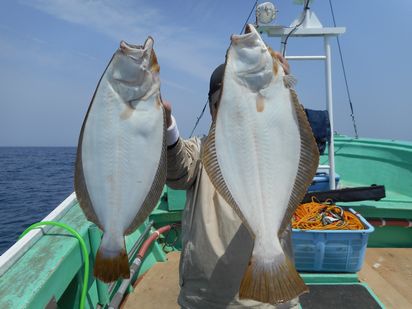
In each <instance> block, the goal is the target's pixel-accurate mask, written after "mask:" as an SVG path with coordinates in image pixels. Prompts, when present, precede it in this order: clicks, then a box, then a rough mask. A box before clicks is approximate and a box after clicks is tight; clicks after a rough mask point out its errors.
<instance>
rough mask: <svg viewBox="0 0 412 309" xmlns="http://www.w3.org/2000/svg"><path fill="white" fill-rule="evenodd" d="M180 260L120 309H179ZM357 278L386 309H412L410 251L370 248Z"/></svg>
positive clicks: (157, 271) (155, 273)
mask: <svg viewBox="0 0 412 309" xmlns="http://www.w3.org/2000/svg"><path fill="white" fill-rule="evenodd" d="M179 258H180V253H179V252H172V253H169V254H168V262H166V263H157V264H156V265H154V266H153V267H152V268H151V269H150V270H149V271H148V272H147V273H146V274H145V275H144V277H143V280H141V281H140V282H139V283H138V284H137V285H136V287H135V290H134V292H133V293H131V294H129V295H128V297H127V299H126V300H125V302H124V303H123V305H122V308H130V309H132V308H144V309H152V308H153V309H155V308H156V309H157V308H165V309H169V308H170V309H175V308H180V307H179V305H178V304H177V301H176V300H177V296H178V294H179V284H178V281H179V278H178V268H179ZM358 275H359V279H360V280H361V281H362V282H365V283H367V284H368V286H369V287H370V288H371V289H372V290H373V291H374V293H375V294H376V295H377V296H378V298H379V300H380V301H381V302H382V303H383V304H384V305H385V306H386V307H387V308H388V309H389V308H394V309H409V308H412V249H401V248H369V249H367V250H366V257H365V262H364V264H363V268H362V270H361V271H360V272H359V274H358ZM159 283H161V284H159Z"/></svg>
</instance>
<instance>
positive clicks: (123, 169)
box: [75, 37, 166, 282]
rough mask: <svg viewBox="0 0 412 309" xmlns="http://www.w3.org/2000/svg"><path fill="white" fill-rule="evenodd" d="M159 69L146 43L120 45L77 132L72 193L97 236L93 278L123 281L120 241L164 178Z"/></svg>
mask: <svg viewBox="0 0 412 309" xmlns="http://www.w3.org/2000/svg"><path fill="white" fill-rule="evenodd" d="M158 73H159V65H158V63H157V59H156V56H155V53H154V50H153V39H152V38H151V37H149V38H148V39H147V40H146V42H145V44H144V46H136V45H130V44H127V43H126V42H124V41H122V42H121V43H120V48H119V49H118V50H117V51H116V52H115V54H114V55H113V57H112V59H111V61H110V63H109V65H108V66H107V68H106V70H105V72H104V73H103V76H102V77H101V79H100V81H99V83H98V85H97V88H96V91H95V93H94V96H93V99H92V102H91V104H90V106H89V109H88V111H87V114H86V117H85V120H84V122H83V126H82V129H81V132H80V137H79V143H78V148H77V159H76V167H75V191H76V195H77V199H78V200H79V203H80V206H81V207H82V209H83V211H84V212H85V214H86V217H87V218H88V219H89V220H90V221H92V222H94V223H95V224H96V225H98V226H99V227H100V228H101V229H102V230H103V232H104V235H103V239H102V242H101V245H100V248H99V250H98V253H97V256H96V262H95V266H94V275H95V276H96V277H97V278H99V279H101V280H102V281H105V282H110V281H114V280H116V279H118V278H120V277H123V278H128V277H129V276H130V272H129V264H128V257H127V253H126V249H125V242H124V235H125V234H130V233H131V232H133V231H134V230H135V229H136V227H138V226H139V225H140V224H142V223H143V221H144V220H145V219H146V217H147V216H148V214H149V213H150V212H151V211H152V209H153V208H154V206H155V205H156V203H157V201H158V199H159V197H160V194H161V192H162V189H163V186H164V184H165V179H166V143H165V130H166V125H165V114H164V109H163V105H162V104H161V98H160V81H159V74H158Z"/></svg>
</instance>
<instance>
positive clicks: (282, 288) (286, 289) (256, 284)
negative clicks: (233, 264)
mask: <svg viewBox="0 0 412 309" xmlns="http://www.w3.org/2000/svg"><path fill="white" fill-rule="evenodd" d="M305 292H308V288H307V286H306V285H305V283H304V282H303V280H302V278H301V277H300V276H299V274H298V272H297V271H296V269H295V267H294V265H293V263H292V261H291V260H290V259H289V257H287V256H285V255H284V254H282V257H281V259H276V260H275V261H273V262H269V263H266V262H265V263H259V262H258V261H257V260H256V259H255V258H253V257H252V259H251V261H250V262H249V265H248V267H247V269H246V272H245V274H244V276H243V279H242V282H241V284H240V290H239V298H240V299H244V298H248V299H254V300H257V301H259V302H262V303H269V304H272V305H276V304H279V303H284V302H287V301H290V300H292V299H294V298H296V297H298V296H299V295H301V294H302V293H305Z"/></svg>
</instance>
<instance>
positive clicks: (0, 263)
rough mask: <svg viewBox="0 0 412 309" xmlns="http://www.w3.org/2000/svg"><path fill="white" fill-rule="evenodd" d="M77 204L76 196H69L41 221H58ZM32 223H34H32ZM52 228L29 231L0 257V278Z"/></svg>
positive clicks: (73, 194) (46, 227) (45, 227)
mask: <svg viewBox="0 0 412 309" xmlns="http://www.w3.org/2000/svg"><path fill="white" fill-rule="evenodd" d="M76 203H77V199H76V194H75V193H74V192H73V193H72V194H70V195H69V196H68V197H67V198H66V199H65V200H64V201H63V202H62V203H61V204H60V205H59V206H57V207H56V208H55V209H54V210H53V211H52V212H51V213H49V214H48V215H47V217H45V218H44V219H43V220H42V221H59V220H60V219H61V218H62V217H63V216H64V215H65V214H66V213H67V212H68V211H69V210H70V208H72V207H73V206H74V205H75V204H76ZM33 223H34V222H33ZM51 228H52V226H44V227H42V228H39V229H35V230H32V231H30V232H29V233H28V234H27V235H26V236H24V237H23V238H21V239H20V240H18V241H17V242H16V243H15V244H14V245H13V246H12V247H10V249H8V250H7V251H6V252H4V253H3V254H2V255H1V256H0V276H2V275H3V274H4V273H5V272H6V271H7V270H8V269H9V268H10V267H11V266H12V265H13V264H14V263H15V262H16V261H17V260H18V259H20V258H21V257H22V256H23V255H24V254H25V253H26V252H27V250H29V249H30V248H31V247H32V246H33V245H34V244H35V243H36V242H37V241H38V240H39V239H40V238H41V237H42V236H43V235H44V234H45V233H46V232H47V231H48V230H50V229H51Z"/></svg>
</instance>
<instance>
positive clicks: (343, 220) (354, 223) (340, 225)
mask: <svg viewBox="0 0 412 309" xmlns="http://www.w3.org/2000/svg"><path fill="white" fill-rule="evenodd" d="M327 202H328V201H325V203H318V202H316V201H315V199H314V198H312V202H310V203H305V204H301V205H299V207H298V208H297V209H296V210H295V213H294V214H293V216H292V228H294V229H301V230H364V229H365V228H364V226H363V224H362V222H361V221H360V220H359V218H358V217H357V216H356V215H354V214H353V213H351V212H350V211H347V210H343V209H342V208H341V207H339V206H336V205H334V204H328V203H327Z"/></svg>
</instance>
